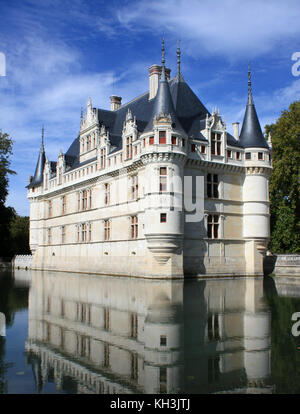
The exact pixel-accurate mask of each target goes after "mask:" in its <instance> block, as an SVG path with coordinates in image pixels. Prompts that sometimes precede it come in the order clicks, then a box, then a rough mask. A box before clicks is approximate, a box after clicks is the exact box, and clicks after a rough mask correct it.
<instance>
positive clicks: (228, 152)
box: [227, 150, 232, 158]
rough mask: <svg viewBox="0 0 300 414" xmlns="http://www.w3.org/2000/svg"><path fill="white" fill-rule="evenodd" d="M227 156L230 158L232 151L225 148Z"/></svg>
mask: <svg viewBox="0 0 300 414" xmlns="http://www.w3.org/2000/svg"><path fill="white" fill-rule="evenodd" d="M227 158H232V151H231V150H227Z"/></svg>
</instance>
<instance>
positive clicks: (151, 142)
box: [149, 137, 154, 145]
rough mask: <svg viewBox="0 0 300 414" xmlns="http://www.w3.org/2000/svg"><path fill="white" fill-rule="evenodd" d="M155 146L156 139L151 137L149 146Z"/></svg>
mask: <svg viewBox="0 0 300 414" xmlns="http://www.w3.org/2000/svg"><path fill="white" fill-rule="evenodd" d="M153 144H154V137H150V138H149V145H153Z"/></svg>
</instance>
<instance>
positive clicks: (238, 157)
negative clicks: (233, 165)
mask: <svg viewBox="0 0 300 414" xmlns="http://www.w3.org/2000/svg"><path fill="white" fill-rule="evenodd" d="M236 159H237V160H240V159H241V153H240V152H239V151H238V152H237V153H236Z"/></svg>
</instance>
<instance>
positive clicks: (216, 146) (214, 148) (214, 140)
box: [211, 132, 222, 155]
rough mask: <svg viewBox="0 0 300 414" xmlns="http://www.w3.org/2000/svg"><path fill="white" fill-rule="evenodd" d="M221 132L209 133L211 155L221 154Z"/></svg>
mask: <svg viewBox="0 0 300 414" xmlns="http://www.w3.org/2000/svg"><path fill="white" fill-rule="evenodd" d="M221 143H222V141H221V134H217V133H215V132H212V133H211V155H221Z"/></svg>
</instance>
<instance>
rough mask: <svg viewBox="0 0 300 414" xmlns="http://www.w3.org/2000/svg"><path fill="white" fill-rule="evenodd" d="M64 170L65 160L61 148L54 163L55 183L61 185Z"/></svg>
mask: <svg viewBox="0 0 300 414" xmlns="http://www.w3.org/2000/svg"><path fill="white" fill-rule="evenodd" d="M65 171H66V160H65V155H64V154H63V152H62V150H60V152H59V156H58V159H57V164H56V184H57V185H61V184H62V183H63V175H64V173H65Z"/></svg>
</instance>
